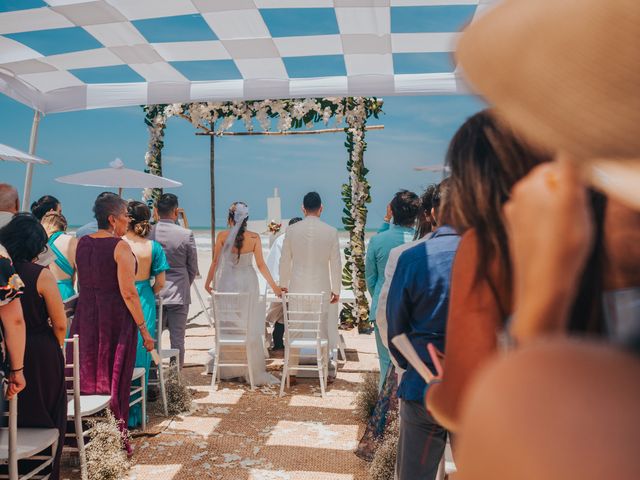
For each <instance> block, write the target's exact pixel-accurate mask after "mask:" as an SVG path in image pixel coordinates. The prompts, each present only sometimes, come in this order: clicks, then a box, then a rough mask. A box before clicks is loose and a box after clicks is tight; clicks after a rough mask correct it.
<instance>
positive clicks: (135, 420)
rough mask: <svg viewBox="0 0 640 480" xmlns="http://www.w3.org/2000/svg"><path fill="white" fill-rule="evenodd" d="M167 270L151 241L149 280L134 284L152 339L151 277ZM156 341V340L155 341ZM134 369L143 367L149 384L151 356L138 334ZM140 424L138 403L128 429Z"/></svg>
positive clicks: (153, 302)
mask: <svg viewBox="0 0 640 480" xmlns="http://www.w3.org/2000/svg"><path fill="white" fill-rule="evenodd" d="M166 270H169V262H167V257H166V255H165V253H164V250H163V249H162V246H161V245H160V244H159V243H158V242H156V241H155V240H152V241H151V272H149V278H147V279H146V280H138V281H137V282H136V288H137V289H138V295H139V296H140V303H141V304H142V313H144V321H145V323H146V324H147V329H148V330H149V333H150V334H151V336H152V337H154V339H155V336H156V296H155V294H154V293H153V287H152V286H151V277H155V276H156V275H158V274H160V273H162V272H164V271H166ZM156 340H157V339H156ZM135 366H136V367H144V368H145V369H146V371H147V374H146V376H145V380H146V383H147V384H148V383H149V367H150V366H151V354H150V353H149V352H147V349H146V348H144V345H143V344H142V335H140V332H138V346H137V350H136V363H135ZM141 424H142V408H141V406H140V404H139V403H136V404H135V405H134V406H133V407H131V410H129V427H130V428H131V427H137V426H138V425H141Z"/></svg>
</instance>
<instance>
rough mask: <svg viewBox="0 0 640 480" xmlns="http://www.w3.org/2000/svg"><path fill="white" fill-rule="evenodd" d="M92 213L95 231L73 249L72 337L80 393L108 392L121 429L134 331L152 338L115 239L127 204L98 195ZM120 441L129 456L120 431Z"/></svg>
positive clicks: (127, 256)
mask: <svg viewBox="0 0 640 480" xmlns="http://www.w3.org/2000/svg"><path fill="white" fill-rule="evenodd" d="M93 211H94V214H95V218H96V220H97V222H98V231H97V232H96V233H94V234H92V235H86V236H84V237H82V238H81V239H80V241H79V242H78V249H77V252H76V265H77V268H78V286H79V290H80V297H79V299H78V305H77V307H76V313H75V317H74V320H73V324H72V326H71V335H75V334H78V335H79V336H80V363H81V365H80V390H81V392H82V393H83V394H86V395H111V404H110V408H111V411H112V412H113V415H114V416H115V417H116V419H117V420H118V421H119V423H120V428H121V430H122V431H123V433H124V431H125V430H126V427H127V422H128V420H129V392H130V387H131V376H132V374H133V367H134V362H135V359H136V345H137V341H138V329H139V330H140V335H141V336H142V339H143V344H144V347H145V348H146V349H147V350H148V351H150V350H152V349H153V344H154V341H153V338H152V337H151V335H150V334H149V331H148V330H147V327H146V324H145V321H144V314H143V313H142V307H141V305H140V297H138V291H137V290H136V286H135V272H136V261H135V257H134V256H133V253H132V251H131V247H129V245H128V244H127V242H125V241H123V240H122V238H120V237H121V236H122V235H124V234H125V233H126V232H127V228H128V226H129V217H128V215H127V202H125V201H124V200H123V199H122V198H120V197H119V196H118V195H116V194H103V195H100V196H99V197H98V198H97V199H96V202H95V205H94V207H93ZM123 439H125V440H124V443H125V445H124V446H125V448H126V450H127V453H129V454H131V447H130V445H129V443H128V442H127V441H126V436H125V435H123Z"/></svg>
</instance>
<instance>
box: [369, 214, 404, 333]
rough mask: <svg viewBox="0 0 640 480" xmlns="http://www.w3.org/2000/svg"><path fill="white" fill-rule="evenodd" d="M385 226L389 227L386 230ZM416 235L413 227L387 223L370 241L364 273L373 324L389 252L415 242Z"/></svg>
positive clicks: (370, 317) (370, 318)
mask: <svg viewBox="0 0 640 480" xmlns="http://www.w3.org/2000/svg"><path fill="white" fill-rule="evenodd" d="M385 225H386V226H387V228H386V229H385ZM415 233H416V231H415V230H414V229H413V228H412V227H402V226H400V225H389V224H388V223H385V224H384V225H383V227H382V228H381V229H380V230H378V234H377V235H375V236H373V237H371V240H369V247H368V248H367V257H366V260H365V266H364V271H365V278H366V280H367V289H368V290H369V294H371V310H370V313H369V320H370V321H371V322H372V323H375V321H376V312H377V311H378V299H379V298H380V291H381V290H382V285H383V284H384V267H386V265H387V260H389V252H391V250H392V249H394V248H396V247H397V246H399V245H402V244H403V243H407V242H410V241H411V240H413V237H414V235H415Z"/></svg>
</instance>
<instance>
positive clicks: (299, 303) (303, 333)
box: [282, 293, 325, 344]
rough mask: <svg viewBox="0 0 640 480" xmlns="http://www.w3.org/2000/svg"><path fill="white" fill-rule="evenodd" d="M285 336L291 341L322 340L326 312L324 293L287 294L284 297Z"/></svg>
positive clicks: (287, 340) (286, 339)
mask: <svg viewBox="0 0 640 480" xmlns="http://www.w3.org/2000/svg"><path fill="white" fill-rule="evenodd" d="M282 310H283V313H284V334H285V341H286V342H287V344H288V343H289V342H290V340H293V339H295V340H318V341H319V340H320V339H321V338H322V316H323V314H324V311H325V294H324V293H285V294H283V295H282Z"/></svg>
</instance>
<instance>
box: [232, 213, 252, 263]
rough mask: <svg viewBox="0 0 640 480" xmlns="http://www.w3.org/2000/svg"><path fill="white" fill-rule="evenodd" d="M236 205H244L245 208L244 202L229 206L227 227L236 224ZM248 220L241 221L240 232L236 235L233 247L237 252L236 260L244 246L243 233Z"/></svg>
mask: <svg viewBox="0 0 640 480" xmlns="http://www.w3.org/2000/svg"><path fill="white" fill-rule="evenodd" d="M238 205H244V206H245V207H246V206H247V204H246V203H244V202H233V203H232V204H231V207H229V217H228V219H227V223H228V224H229V225H234V224H235V223H236V221H235V218H234V217H235V213H236V207H237V206H238ZM248 220H249V217H247V218H245V219H244V220H243V221H242V225H240V230H238V235H236V241H235V242H234V244H233V246H234V247H235V248H236V250H238V259H240V250H241V249H242V245H243V244H244V232H246V231H247V221H248Z"/></svg>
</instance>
